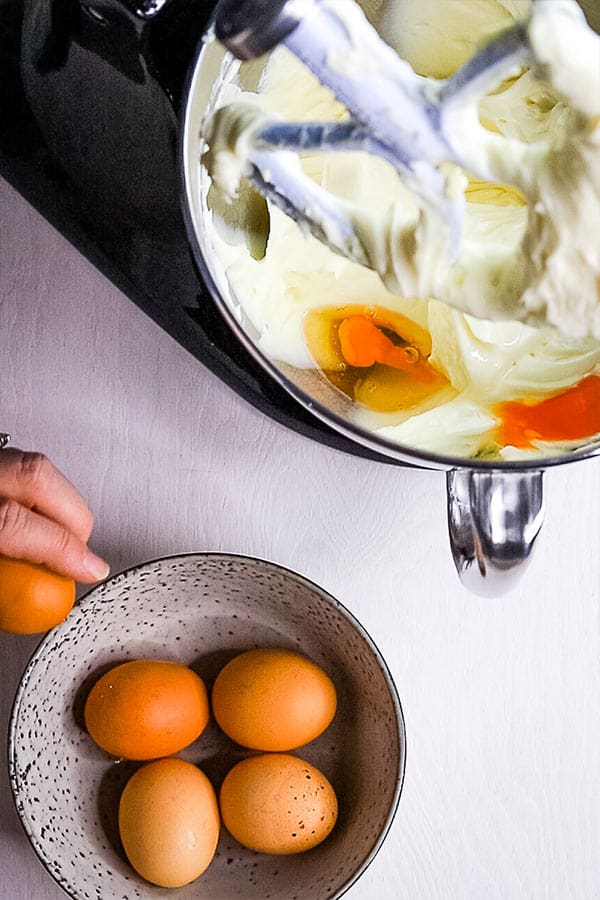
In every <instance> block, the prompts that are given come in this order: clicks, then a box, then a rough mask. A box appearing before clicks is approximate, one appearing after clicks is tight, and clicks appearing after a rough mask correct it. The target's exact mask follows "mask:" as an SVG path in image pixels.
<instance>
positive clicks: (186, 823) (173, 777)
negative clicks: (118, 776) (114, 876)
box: [119, 758, 220, 888]
mask: <svg viewBox="0 0 600 900" xmlns="http://www.w3.org/2000/svg"><path fill="white" fill-rule="evenodd" d="M219 828H220V820H219V808H218V804H217V798H216V795H215V791H214V789H213V787H212V785H211V783H210V781H209V780H208V778H207V777H206V775H205V774H204V773H203V772H201V771H200V769H198V768H196V766H194V765H192V764H191V763H188V762H185V761H184V760H183V759H178V758H170V759H159V760H155V761H154V762H151V763H147V764H146V765H144V766H142V768H140V769H138V771H137V772H136V773H135V774H134V775H133V776H132V777H131V778H130V779H129V781H128V782H127V784H126V785H125V788H124V790H123V793H122V795H121V800H120V803H119V832H120V835H121V841H122V843H123V848H124V850H125V853H126V854H127V858H128V859H129V862H130V863H131V865H132V866H133V868H134V869H135V870H136V871H137V872H138V874H139V875H141V876H142V878H145V879H146V881H150V882H152V883H153V884H157V885H160V886H161V887H171V888H172V887H181V886H182V885H184V884H189V882H190V881H193V880H194V879H195V878H198V876H199V875H201V874H202V872H204V871H205V870H206V868H207V867H208V865H209V864H210V862H211V860H212V858H213V856H214V854H215V850H216V848H217V842H218V840H219Z"/></svg>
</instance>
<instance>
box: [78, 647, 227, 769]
mask: <svg viewBox="0 0 600 900" xmlns="http://www.w3.org/2000/svg"><path fill="white" fill-rule="evenodd" d="M84 717H85V724H86V727H87V729H88V731H89V733H90V735H91V737H92V738H93V739H94V740H95V741H96V743H97V744H98V745H99V746H100V747H102V748H103V749H104V750H106V752H107V753H110V754H112V755H113V756H117V757H122V758H124V759H139V760H144V759H158V758H159V757H161V756H170V755H171V754H173V753H177V752H179V750H183V748H184V747H187V746H188V745H189V744H191V743H192V742H193V741H195V740H196V738H198V737H199V736H200V734H201V733H202V732H203V731H204V729H205V727H206V724H207V722H208V718H209V707H208V694H207V691H206V687H205V685H204V682H203V681H202V679H201V678H200V677H199V676H198V675H196V673H195V672H192V670H191V669H189V668H187V666H182V665H179V664H178V663H175V662H169V661H165V660H156V659H139V660H131V661H130V662H126V663H122V664H121V665H119V666H116V667H115V668H113V669H111V670H110V671H109V672H107V673H106V674H105V675H103V676H102V677H101V678H100V679H99V680H98V681H97V682H96V684H95V685H94V686H93V687H92V689H91V691H90V693H89V695H88V697H87V700H86V703H85V709H84Z"/></svg>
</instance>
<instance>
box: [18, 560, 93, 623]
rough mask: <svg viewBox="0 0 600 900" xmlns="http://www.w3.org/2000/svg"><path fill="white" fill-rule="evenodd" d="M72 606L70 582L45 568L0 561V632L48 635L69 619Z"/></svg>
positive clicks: (73, 585)
mask: <svg viewBox="0 0 600 900" xmlns="http://www.w3.org/2000/svg"><path fill="white" fill-rule="evenodd" d="M74 603H75V582H74V581H73V579H72V578H67V577H66V576H64V575H59V574H58V573H56V572H51V571H50V569H47V568H46V567H45V566H41V565H36V564H34V563H29V562H24V561H23V560H20V559H9V558H8V557H0V631H8V632H11V633H12V634H38V633H40V632H42V631H49V629H50V628H54V627H55V626H56V625H58V624H59V623H60V622H62V621H63V620H64V619H65V618H66V617H67V616H68V614H69V613H70V612H71V609H72V608H73V604H74Z"/></svg>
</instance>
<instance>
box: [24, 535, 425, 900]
mask: <svg viewBox="0 0 600 900" xmlns="http://www.w3.org/2000/svg"><path fill="white" fill-rule="evenodd" d="M211 558H220V559H224V560H227V559H231V560H238V561H240V560H243V561H246V562H249V563H253V564H254V563H260V564H263V565H265V566H267V567H268V568H271V569H273V570H275V571H278V572H279V573H281V574H283V575H284V576H285V577H291V579H292V580H294V581H296V582H298V583H300V584H302V585H303V586H305V587H307V588H308V589H310V590H311V591H313V592H316V593H317V594H318V595H319V596H320V598H321V599H322V600H324V601H325V602H326V603H328V604H330V605H331V606H333V608H334V609H336V610H337V611H338V612H339V613H340V614H341V615H342V616H343V617H344V618H345V619H346V620H347V621H348V622H349V623H350V625H351V626H353V628H354V629H355V630H356V631H357V632H358V634H359V635H360V637H361V638H362V639H363V641H364V642H365V643H366V645H367V647H368V648H369V650H370V651H371V653H372V654H373V657H374V658H375V661H376V662H377V665H378V666H379V669H380V671H381V673H382V675H383V678H384V680H385V682H386V686H387V689H388V693H389V695H390V698H391V701H392V707H393V709H394V715H395V721H396V731H397V735H398V745H399V754H398V770H397V772H396V776H395V785H394V792H393V794H392V798H391V802H390V806H389V809H388V812H387V815H386V818H385V821H384V823H383V826H382V828H381V831H380V832H379V835H378V836H377V839H376V841H375V842H374V844H373V846H372V848H371V850H370V851H369V853H368V854H367V855H366V856H365V858H364V859H363V860H362V861H361V863H360V865H359V866H358V867H357V869H356V870H355V872H354V873H352V875H350V876H349V878H348V879H346V881H345V882H344V883H343V884H342V885H340V887H339V888H338V890H337V891H336V893H335V894H331V895H330V900H339V898H340V897H342V896H343V895H344V894H346V893H347V891H349V890H350V888H351V887H352V886H353V885H354V884H356V882H357V881H358V880H359V878H360V877H361V876H362V875H363V874H364V872H365V871H366V870H367V869H368V867H369V866H370V865H371V863H372V862H373V860H374V859H375V857H376V856H377V854H378V853H379V851H380V850H381V847H382V846H383V844H384V842H385V840H386V838H387V836H388V834H389V832H390V829H391V827H392V824H393V822H394V819H395V817H396V813H397V811H398V807H399V804H400V797H401V795H402V790H403V787H404V780H405V776H406V755H407V747H406V721H405V718H404V711H403V709H402V704H401V701H400V696H399V693H398V688H397V686H396V683H395V681H394V677H393V675H392V673H391V671H390V668H389V666H388V663H387V661H386V660H385V658H384V656H383V655H382V653H381V651H380V650H379V648H378V646H377V644H376V643H375V641H374V640H373V638H372V637H371V635H370V634H369V632H368V631H367V629H366V628H365V627H364V625H363V624H362V623H361V622H360V621H359V620H358V618H357V617H356V616H355V615H354V613H353V612H351V610H349V609H348V608H347V607H346V606H345V605H344V604H343V603H342V602H341V601H340V600H338V599H337V598H336V597H334V596H333V594H331V593H330V592H329V591H328V590H326V589H325V588H324V587H321V585H319V584H317V582H315V581H313V580H312V579H311V578H308V577H307V576H306V575H303V574H302V573H301V572H298V571H296V570H295V569H291V568H289V566H286V565H283V564H281V563H276V562H273V561H272V560H270V559H267V558H266V557H262V556H254V555H248V554H246V553H242V552H232V551H221V550H199V551H184V552H181V553H174V554H169V555H168V556H159V557H154V558H152V559H147V560H144V561H143V562H140V563H136V564H135V565H133V566H128V567H127V568H125V569H122V570H120V571H118V572H115V573H114V574H111V575H110V576H109V577H108V578H106V579H105V580H104V581H101V582H99V583H98V584H96V585H94V586H93V587H91V588H90V589H89V590H88V591H86V592H85V593H84V594H83V595H82V596H81V597H80V598H79V599H78V600H77V602H76V604H75V607H74V612H75V613H78V612H81V611H82V610H84V609H85V608H86V606H87V605H89V604H91V603H93V601H94V599H95V597H94V595H95V594H96V593H97V592H98V591H99V590H100V589H101V588H103V587H105V586H106V585H109V584H111V582H114V581H116V580H117V579H126V578H127V577H131V576H132V575H134V574H135V573H137V572H138V571H139V570H143V569H145V568H146V567H148V566H152V565H156V563H169V562H174V561H177V560H183V559H198V560H200V561H203V560H207V559H211ZM72 615H73V612H71V613H69V615H68V616H67V617H66V619H65V620H64V621H63V622H61V623H60V624H59V625H57V626H56V627H55V628H53V629H51V630H50V631H49V632H47V633H46V634H45V635H44V636H43V637H42V639H41V640H40V642H39V644H38V645H37V646H36V647H35V649H34V650H33V652H32V654H31V656H30V658H29V660H28V662H27V665H26V666H25V669H24V671H23V673H22V675H21V678H20V679H19V684H18V685H17V689H16V691H15V696H14V699H13V703H12V707H11V713H10V717H9V724H8V734H7V763H8V776H9V784H10V789H11V795H12V798H13V803H14V808H15V810H16V812H17V816H18V819H19V822H20V823H21V827H22V828H23V831H24V832H25V834H26V836H27V839H28V841H29V844H30V846H31V847H32V849H33V850H34V852H35V855H36V857H37V859H38V861H39V862H40V863H41V865H42V866H43V868H44V869H45V871H46V872H47V873H48V874H49V875H50V877H51V878H52V879H53V881H54V882H55V884H57V885H58V887H59V888H60V889H61V890H62V892H63V893H64V894H65V896H67V897H69V898H70V900H82V896H83V895H81V896H78V895H77V894H72V893H70V892H69V891H67V890H66V888H65V886H64V885H63V884H61V882H60V881H59V879H58V876H57V874H55V873H54V872H53V871H52V870H51V868H50V867H49V866H48V864H47V861H46V859H45V858H44V856H43V855H42V853H41V847H40V846H39V843H38V842H37V841H36V838H35V836H34V834H33V831H32V829H31V828H30V827H29V826H28V824H27V822H26V820H25V817H24V815H23V809H22V805H21V804H22V798H21V793H22V792H21V790H20V788H19V778H18V776H17V768H16V731H17V726H18V721H19V713H20V709H21V704H22V702H23V699H24V696H25V693H26V689H27V686H28V683H29V680H30V678H31V675H32V673H33V671H34V669H35V667H36V665H37V664H38V662H39V661H40V659H41V658H43V656H44V653H45V651H46V649H47V647H48V646H51V645H52V643H53V642H54V641H55V640H56V639H57V637H60V635H61V633H62V631H63V630H64V629H65V628H66V627H67V623H68V621H69V618H71V617H72ZM315 900H316V898H315Z"/></svg>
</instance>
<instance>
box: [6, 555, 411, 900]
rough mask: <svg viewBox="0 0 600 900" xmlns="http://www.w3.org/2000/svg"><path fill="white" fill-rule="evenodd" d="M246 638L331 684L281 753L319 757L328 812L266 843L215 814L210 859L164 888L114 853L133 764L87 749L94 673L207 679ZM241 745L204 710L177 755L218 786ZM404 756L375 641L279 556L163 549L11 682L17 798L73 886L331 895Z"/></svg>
mask: <svg viewBox="0 0 600 900" xmlns="http://www.w3.org/2000/svg"><path fill="white" fill-rule="evenodd" d="M251 647H285V648H289V649H293V650H296V651H298V652H300V653H302V654H304V655H305V656H307V657H309V658H310V659H312V660H313V661H314V662H316V663H317V664H318V665H320V666H322V668H323V669H324V670H325V671H326V672H327V673H328V674H329V675H330V677H331V678H332V679H333V681H334V683H335V685H336V689H337V691H338V712H337V714H336V717H335V719H334V721H333V723H332V724H331V726H330V727H329V728H328V729H327V731H326V732H325V733H324V734H322V735H321V736H320V737H319V738H317V739H316V740H315V741H313V742H312V743H310V744H307V745H306V746H305V747H302V748H300V749H299V750H297V751H295V752H296V754H297V755H298V756H300V757H302V758H304V759H306V760H308V761H309V762H311V763H313V764H314V765H316V766H317V767H318V768H319V769H321V770H322V771H323V772H324V773H325V774H326V775H327V777H328V778H329V779H330V781H331V782H332V784H333V786H334V788H335V790H336V793H337V795H338V798H339V802H340V816H339V820H338V824H337V825H336V828H335V829H334V831H333V833H332V834H331V835H330V837H329V838H328V839H327V840H326V841H325V842H324V843H323V844H321V845H320V846H319V847H317V848H315V849H314V850H311V851H309V852H308V853H303V854H298V855H296V856H287V857H285V856H283V857H282V856H268V855H261V854H257V853H254V852H252V851H249V850H246V849H244V848H243V847H241V846H240V845H239V844H238V843H237V842H236V841H234V840H233V838H231V837H230V836H229V835H228V833H227V832H226V831H225V829H224V828H223V829H222V830H221V837H220V840H219V845H218V848H217V854H216V856H215V859H214V860H213V862H212V863H211V865H210V866H209V868H208V870H207V871H206V872H205V873H204V874H203V875H202V876H201V877H200V878H199V879H197V880H196V881H195V882H193V883H192V884H190V885H188V886H187V887H185V888H179V889H177V891H175V892H173V891H172V890H168V889H164V888H159V887H154V886H153V885H150V884H147V883H146V882H144V881H143V880H142V879H141V878H139V877H138V876H137V875H136V873H135V872H134V871H133V870H132V869H131V868H130V866H129V865H128V863H127V861H126V859H125V857H124V855H123V851H122V848H121V846H120V842H119V837H118V831H117V826H116V815H117V804H118V798H119V795H120V792H121V790H122V788H123V786H124V784H125V782H126V781H127V779H128V778H129V776H130V775H131V774H132V772H133V771H134V770H135V769H136V768H137V766H138V765H139V764H138V763H132V762H125V761H118V760H115V759H113V758H112V757H110V756H109V755H108V754H106V753H104V751H102V750H100V748H98V747H97V746H96V745H95V744H94V743H93V742H92V740H91V739H90V737H89V736H88V735H87V733H86V731H85V727H84V725H83V704H84V701H85V697H86V696H87V693H88V691H89V689H90V687H91V685H92V684H93V683H94V681H95V680H96V679H97V678H98V677H99V676H100V675H101V674H102V673H103V672H105V671H106V669H108V668H110V667H111V666H113V665H116V664H118V663H119V662H122V661H124V660H126V659H133V658H139V657H146V658H161V659H172V660H176V661H178V662H181V663H184V664H186V665H189V666H191V667H192V668H193V669H194V670H195V671H196V672H198V674H199V675H201V676H202V677H203V678H204V679H205V680H206V682H207V685H208V686H209V687H210V685H211V683H212V681H213V680H214V678H215V677H216V675H217V673H218V671H219V670H220V668H221V667H222V666H223V665H224V664H225V663H226V662H227V661H228V660H229V659H231V658H232V657H233V656H234V655H235V654H236V653H238V652H240V651H242V650H245V649H248V648H251ZM249 752H250V751H246V750H244V749H243V748H241V747H239V746H237V745H236V744H234V743H233V742H232V741H230V740H229V739H228V738H227V737H225V735H223V734H222V732H220V730H219V729H218V727H217V726H216V724H215V723H214V721H211V723H210V724H209V726H208V727H207V729H206V731H205V732H204V733H203V734H202V735H201V736H200V738H199V739H198V740H197V741H196V742H195V743H194V744H192V745H191V746H190V747H188V748H187V749H186V750H184V751H183V752H182V753H180V754H178V755H180V756H182V757H183V758H185V759H188V760H189V761H190V762H193V763H195V764H197V765H199V766H200V768H202V769H203V771H205V772H206V774H207V775H208V776H209V777H210V778H211V780H212V781H213V784H214V785H215V788H216V789H217V790H218V789H219V787H220V783H221V781H222V779H223V778H224V776H225V774H226V773H227V771H228V770H229V768H231V766H232V765H234V764H235V762H237V761H238V760H239V759H240V758H242V757H244V756H245V755H247V753H249ZM404 762H405V734H404V721H403V716H402V710H401V707H400V702H399V700H398V696H397V692H396V689H395V687H394V684H393V682H392V679H391V676H390V674H389V672H388V670H387V667H386V665H385V662H384V661H383V659H382V658H381V656H380V654H379V652H378V651H377V648H376V647H375V646H374V644H373V642H372V641H371V639H370V638H369V636H368V635H367V634H366V632H365V631H364V629H363V628H362V627H361V626H360V624H359V623H358V622H357V621H356V619H354V617H353V616H352V615H351V614H350V613H349V612H348V611H347V610H346V609H345V608H344V607H343V606H342V605H341V604H340V603H339V602H338V601H336V600H335V599H334V598H333V597H331V596H330V595H329V594H327V593H326V592H325V591H323V590H322V589H321V588H319V587H317V586H316V585H314V584H312V583H311V582H310V581H307V580H306V579H305V578H303V577H302V576H300V575H297V574H295V573H293V572H291V571H289V570H287V569H283V568H281V567H279V566H277V565H274V564H272V563H269V562H265V561H262V560H258V559H251V558H248V557H243V556H235V555H229V554H221V553H200V554H189V555H183V556H176V557H170V558H167V559H162V560H156V561H154V562H150V563H146V564H144V565H141V566H138V567H136V568H134V569H131V570H129V571H127V572H124V573H122V574H120V575H117V576H115V577H114V578H111V579H110V580H109V581H107V582H106V583H104V584H102V585H100V586H98V587H96V588H94V589H93V590H92V591H91V592H90V593H89V594H87V596H86V597H85V598H84V599H83V600H81V601H80V602H79V603H78V604H77V605H76V606H75V608H74V610H73V612H72V613H71V614H70V616H69V617H68V619H67V620H66V622H64V623H63V624H62V625H60V626H59V627H58V628H56V629H55V630H54V631H53V632H51V633H50V634H49V635H48V636H47V637H46V638H45V639H44V640H43V641H42V643H41V644H40V646H39V648H38V650H37V651H36V652H35V654H34V656H33V657H32V659H31V661H30V663H29V665H28V667H27V669H26V671H25V674H24V676H23V679H22V681H21V684H20V687H19V690H18V692H17V696H16V698H15V705H14V709H13V715H12V720H11V726H10V732H9V769H10V780H11V785H12V790H13V794H14V798H15V802H16V806H17V810H18V812H19V815H20V817H21V820H22V822H23V826H24V828H25V831H26V832H27V835H28V836H29V839H30V841H31V843H32V845H33V847H34V849H35V851H36V853H37V854H38V856H39V858H40V860H41V861H42V863H43V864H44V865H45V867H46V868H47V870H48V872H49V873H50V874H51V875H52V876H53V877H54V878H55V879H56V881H57V882H58V884H59V885H60V886H61V887H62V888H63V890H64V891H65V892H66V893H67V895H69V896H70V897H73V898H77V900H88V898H89V900H92V898H93V900H97V898H99V897H101V898H102V900H129V898H137V897H140V898H162V897H171V898H172V897H173V896H177V898H178V900H191V898H199V900H201V898H204V897H206V898H210V900H321V898H322V900H330V898H334V897H340V896H341V895H342V894H343V893H344V892H345V891H346V890H347V889H348V887H349V886H350V885H351V884H353V883H354V881H355V880H356V879H357V878H358V877H359V875H360V874H361V872H363V871H364V869H365V868H366V866H367V865H368V864H369V863H370V862H371V860H372V859H373V857H374V856H375V854H376V852H377V850H378V849H379V847H380V845H381V843H382V841H383V839H384V837H385V834H386V832H387V830H388V828H389V827H390V825H391V822H392V819H393V817H394V814H395V811H396V807H397V804H398V800H399V797H400V791H401V788H402V781H403V776H404Z"/></svg>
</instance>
